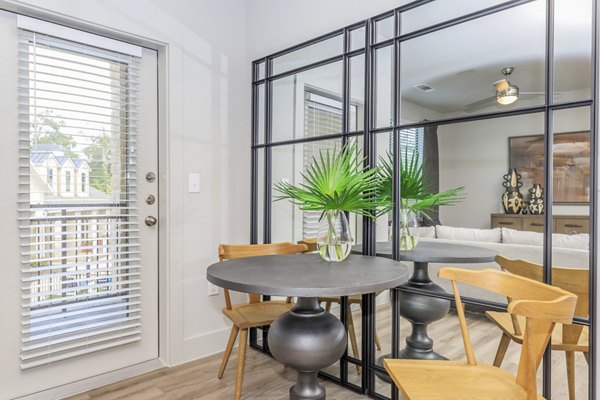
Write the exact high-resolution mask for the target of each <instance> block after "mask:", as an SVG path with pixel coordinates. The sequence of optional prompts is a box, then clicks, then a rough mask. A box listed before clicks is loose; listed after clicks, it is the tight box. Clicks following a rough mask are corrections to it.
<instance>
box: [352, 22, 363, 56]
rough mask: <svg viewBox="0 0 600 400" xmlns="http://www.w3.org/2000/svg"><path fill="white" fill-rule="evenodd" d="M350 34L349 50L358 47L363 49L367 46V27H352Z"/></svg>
mask: <svg viewBox="0 0 600 400" xmlns="http://www.w3.org/2000/svg"><path fill="white" fill-rule="evenodd" d="M349 35H350V48H349V49H348V50H349V51H354V50H358V49H362V48H363V47H365V27H364V26H361V27H360V28H356V29H352V30H351V31H350V32H349Z"/></svg>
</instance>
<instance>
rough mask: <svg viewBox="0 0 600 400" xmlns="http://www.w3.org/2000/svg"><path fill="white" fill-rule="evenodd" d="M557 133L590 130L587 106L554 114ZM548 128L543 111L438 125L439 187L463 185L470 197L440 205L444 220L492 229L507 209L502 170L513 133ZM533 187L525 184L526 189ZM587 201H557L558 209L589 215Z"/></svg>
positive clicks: (507, 158) (471, 226)
mask: <svg viewBox="0 0 600 400" xmlns="http://www.w3.org/2000/svg"><path fill="white" fill-rule="evenodd" d="M554 126H555V132H574V131H580V130H588V129H589V113H588V112H587V109H576V110H564V111H560V112H557V113H556V114H555V121H554ZM543 132H544V120H543V116H542V115H541V114H535V115H524V116H515V117H507V118H500V119H493V120H483V121H475V122H467V123H462V124H455V125H445V126H440V127H439V128H438V144H439V157H440V189H441V190H446V189H450V188H454V187H459V186H464V187H465V190H466V198H465V200H464V201H463V202H461V203H460V204H458V205H455V206H452V207H440V220H441V222H442V223H443V224H444V225H450V226H463V227H469V228H489V227H490V214H491V213H499V212H504V211H503V210H502V206H501V203H500V197H501V196H502V193H503V192H504V188H503V187H502V175H504V174H506V173H507V171H508V165H509V151H508V138H509V137H510V136H526V135H539V134H542V133H543ZM528 189H529V188H525V187H523V188H521V193H523V194H526V193H527V190H528ZM588 212H589V208H588V206H572V205H555V206H554V208H553V213H554V214H556V215H558V214H569V215H587V214H588Z"/></svg>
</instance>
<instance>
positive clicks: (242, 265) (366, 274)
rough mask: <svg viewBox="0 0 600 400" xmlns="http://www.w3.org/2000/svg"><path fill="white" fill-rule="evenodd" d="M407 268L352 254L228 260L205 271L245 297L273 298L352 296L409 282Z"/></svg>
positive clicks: (379, 259) (396, 263)
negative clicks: (339, 257) (334, 259)
mask: <svg viewBox="0 0 600 400" xmlns="http://www.w3.org/2000/svg"><path fill="white" fill-rule="evenodd" d="M407 277H408V270H407V268H406V266H405V265H403V264H402V263H399V262H397V261H394V260H390V259H387V258H382V257H368V256H362V255H355V254H351V255H350V256H349V257H348V258H347V259H346V260H344V261H342V262H327V261H325V260H323V259H322V258H321V257H320V256H319V255H318V254H288V255H276V256H262V257H249V258H239V259H235V260H226V261H222V262H218V263H215V264H212V265H211V266H210V267H208V269H207V270H206V278H207V279H208V281H209V282H211V283H213V284H215V285H217V286H220V287H223V288H226V289H231V290H235V291H238V292H245V293H258V294H264V295H271V296H298V297H319V296H350V295H356V294H365V293H374V292H378V291H381V290H385V289H389V288H392V287H396V286H398V285H401V284H402V283H404V282H406V280H407Z"/></svg>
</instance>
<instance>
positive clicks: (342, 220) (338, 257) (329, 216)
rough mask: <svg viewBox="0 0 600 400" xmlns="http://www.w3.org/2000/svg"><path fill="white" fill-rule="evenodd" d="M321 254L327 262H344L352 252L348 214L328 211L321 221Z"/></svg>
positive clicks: (319, 245) (318, 242)
mask: <svg viewBox="0 0 600 400" xmlns="http://www.w3.org/2000/svg"><path fill="white" fill-rule="evenodd" d="M317 247H318V249H319V254H320V255H321V257H322V258H323V259H324V260H325V261H334V262H337V261H343V260H345V259H346V258H347V257H348V256H349V255H350V251H351V250H352V233H351V231H350V224H349V223H348V218H346V213H344V212H343V211H339V210H335V211H334V210H327V211H325V212H324V213H323V216H322V217H321V219H320V221H319V233H318V236H317Z"/></svg>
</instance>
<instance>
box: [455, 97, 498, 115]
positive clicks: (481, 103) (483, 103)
mask: <svg viewBox="0 0 600 400" xmlns="http://www.w3.org/2000/svg"><path fill="white" fill-rule="evenodd" d="M494 104H496V96H491V97H487V98H485V99H481V100H477V101H474V102H473V103H469V104H467V105H465V106H464V107H463V110H464V111H466V112H468V113H472V112H473V111H477V110H479V109H481V108H485V107H488V106H493V105H494Z"/></svg>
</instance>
